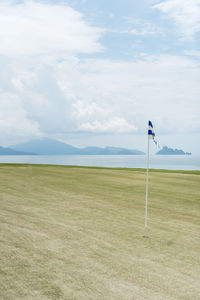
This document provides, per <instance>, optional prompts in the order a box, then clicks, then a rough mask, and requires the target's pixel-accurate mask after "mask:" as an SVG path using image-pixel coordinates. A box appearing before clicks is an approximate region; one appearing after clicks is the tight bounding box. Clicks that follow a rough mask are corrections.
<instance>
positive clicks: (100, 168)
mask: <svg viewBox="0 0 200 300" xmlns="http://www.w3.org/2000/svg"><path fill="white" fill-rule="evenodd" d="M4 166H9V167H55V168H73V169H97V170H116V171H135V172H146V168H128V167H127V168H124V167H100V166H81V165H80V166H79V165H59V164H58V165H56V164H29V163H0V167H4ZM149 172H160V173H178V174H191V175H200V170H171V169H155V168H150V169H149Z"/></svg>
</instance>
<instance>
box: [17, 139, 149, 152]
mask: <svg viewBox="0 0 200 300" xmlns="http://www.w3.org/2000/svg"><path fill="white" fill-rule="evenodd" d="M12 148H13V149H15V150H17V151H25V152H34V153H37V154H39V155H67V154H68V155H140V154H144V152H142V151H139V150H130V149H125V148H118V147H106V148H100V147H86V148H77V147H73V146H71V145H68V144H65V143H62V142H59V141H56V140H53V139H49V138H44V139H41V140H39V139H38V140H31V141H29V142H26V143H22V144H17V145H15V146H12Z"/></svg>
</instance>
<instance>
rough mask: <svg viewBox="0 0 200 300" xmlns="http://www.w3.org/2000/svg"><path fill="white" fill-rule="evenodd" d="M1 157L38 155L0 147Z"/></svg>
mask: <svg viewBox="0 0 200 300" xmlns="http://www.w3.org/2000/svg"><path fill="white" fill-rule="evenodd" d="M0 155H36V154H35V153H32V152H24V151H17V150H14V149H11V148H6V147H0Z"/></svg>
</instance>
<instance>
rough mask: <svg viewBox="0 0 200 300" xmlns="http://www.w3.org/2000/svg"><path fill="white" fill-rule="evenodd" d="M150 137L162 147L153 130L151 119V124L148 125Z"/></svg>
mask: <svg viewBox="0 0 200 300" xmlns="http://www.w3.org/2000/svg"><path fill="white" fill-rule="evenodd" d="M148 137H150V138H152V139H153V141H154V143H155V144H156V146H158V148H160V146H159V144H158V142H157V141H156V139H155V132H154V130H153V124H152V122H151V121H149V126H148Z"/></svg>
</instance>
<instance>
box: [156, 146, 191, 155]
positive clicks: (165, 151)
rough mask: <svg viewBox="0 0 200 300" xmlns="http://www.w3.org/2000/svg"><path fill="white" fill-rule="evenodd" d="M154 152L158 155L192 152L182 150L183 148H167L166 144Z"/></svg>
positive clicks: (189, 153)
mask: <svg viewBox="0 0 200 300" xmlns="http://www.w3.org/2000/svg"><path fill="white" fill-rule="evenodd" d="M156 154H158V155H191V154H192V153H191V152H184V151H183V150H179V149H172V148H168V147H167V146H164V147H163V148H162V149H161V150H160V151H158V152H157V153H156Z"/></svg>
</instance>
